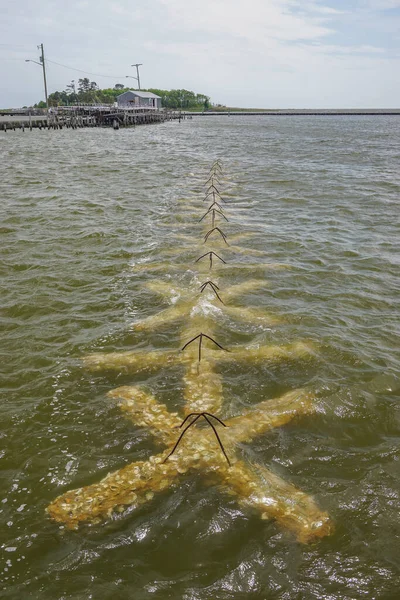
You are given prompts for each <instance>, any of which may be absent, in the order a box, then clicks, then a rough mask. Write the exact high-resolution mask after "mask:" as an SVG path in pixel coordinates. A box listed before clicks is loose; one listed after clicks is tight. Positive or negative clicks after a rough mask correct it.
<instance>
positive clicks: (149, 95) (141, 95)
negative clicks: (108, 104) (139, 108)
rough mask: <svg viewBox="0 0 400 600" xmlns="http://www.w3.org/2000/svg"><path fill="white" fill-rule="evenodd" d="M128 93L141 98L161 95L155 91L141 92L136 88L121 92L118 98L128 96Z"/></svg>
mask: <svg viewBox="0 0 400 600" xmlns="http://www.w3.org/2000/svg"><path fill="white" fill-rule="evenodd" d="M128 94H132V95H133V96H139V98H160V97H161V96H157V95H156V94H153V92H139V91H136V90H129V91H128V92H124V93H123V94H120V95H119V96H117V100H118V99H119V98H122V97H123V96H128Z"/></svg>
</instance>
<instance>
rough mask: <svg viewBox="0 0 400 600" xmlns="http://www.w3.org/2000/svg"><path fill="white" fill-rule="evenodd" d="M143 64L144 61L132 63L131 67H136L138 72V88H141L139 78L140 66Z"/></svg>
mask: <svg viewBox="0 0 400 600" xmlns="http://www.w3.org/2000/svg"><path fill="white" fill-rule="evenodd" d="M141 66H143V63H136V64H135V65H131V67H136V74H137V77H136V79H137V82H138V90H140V78H139V67H141Z"/></svg>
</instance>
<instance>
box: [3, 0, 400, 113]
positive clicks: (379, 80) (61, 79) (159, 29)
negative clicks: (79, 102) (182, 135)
mask: <svg viewBox="0 0 400 600" xmlns="http://www.w3.org/2000/svg"><path fill="white" fill-rule="evenodd" d="M40 43H43V44H44V48H45V54H46V58H47V59H48V62H47V70H48V87H49V93H50V92H52V91H55V90H63V89H65V86H66V84H68V83H69V82H70V81H71V80H72V79H75V80H78V79H79V78H80V77H85V76H87V77H89V78H90V79H91V80H93V81H96V82H97V84H98V85H99V86H100V87H113V86H114V84H115V83H130V85H132V86H134V84H135V81H134V80H133V79H132V80H129V79H126V78H125V76H126V75H135V74H136V73H135V70H134V69H133V68H132V67H131V66H130V65H131V64H132V63H136V62H138V63H143V66H142V67H141V83H142V88H146V87H156V88H164V89H171V88H186V89H189V90H193V91H195V92H199V93H205V94H207V95H209V96H210V97H211V100H212V102H214V103H221V104H226V105H228V106H241V107H254V108H311V107H312V108H339V107H342V108H353V107H360V108H369V107H377V108H378V107H379V108H398V107H399V106H400V0H310V1H308V0H195V1H194V0H79V1H78V0H69V1H65V0H40V2H32V0H18V1H16V2H5V1H0V73H1V78H0V107H9V106H22V105H29V104H32V103H34V102H37V101H39V100H40V99H43V98H44V93H43V85H42V78H41V69H40V67H39V66H37V65H35V64H33V63H26V62H25V59H27V58H28V59H33V60H38V56H39V54H38V50H37V48H36V47H37V45H38V44H40ZM50 61H51V62H50ZM56 63H58V64H56ZM66 67H69V68H66ZM73 69H76V70H73ZM78 69H79V70H80V71H78Z"/></svg>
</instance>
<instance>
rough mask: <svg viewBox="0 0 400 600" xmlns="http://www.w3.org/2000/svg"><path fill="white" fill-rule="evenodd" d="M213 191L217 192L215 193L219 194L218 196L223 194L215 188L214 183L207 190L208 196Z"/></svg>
mask: <svg viewBox="0 0 400 600" xmlns="http://www.w3.org/2000/svg"><path fill="white" fill-rule="evenodd" d="M211 190H213V191H215V193H216V194H218V196H221V192H220V191H219V189H218V188H217V187H215V185H214V184H213V183H212V184H211V185H210V186H209V187H208V188H207V189H206V194H208V193H209V192H210V191H211Z"/></svg>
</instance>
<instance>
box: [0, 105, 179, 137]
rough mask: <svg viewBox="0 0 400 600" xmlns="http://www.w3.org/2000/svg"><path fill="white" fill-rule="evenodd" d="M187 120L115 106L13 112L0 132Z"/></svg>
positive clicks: (0, 119)
mask: <svg viewBox="0 0 400 600" xmlns="http://www.w3.org/2000/svg"><path fill="white" fill-rule="evenodd" d="M185 118H187V115H186V114H184V113H182V112H181V111H174V110H167V109H161V110H155V109H150V108H116V107H114V106H73V107H71V106H61V107H57V108H50V109H49V110H48V111H45V110H42V111H40V110H24V109H21V110H11V111H2V112H1V113H0V131H4V132H7V131H15V130H17V129H19V130H21V131H25V129H29V130H30V131H32V130H33V129H39V130H42V129H52V130H60V129H64V128H65V129H80V128H82V127H112V128H113V129H115V130H118V129H120V128H124V127H136V126H138V125H149V124H152V123H164V122H165V121H172V120H178V121H179V122H180V121H181V120H182V119H185Z"/></svg>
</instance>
